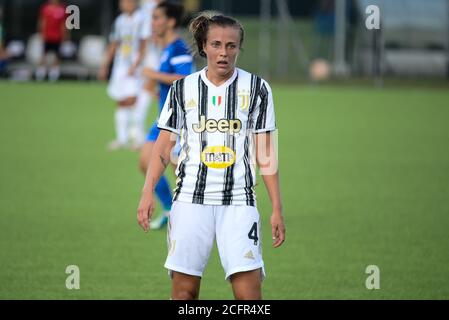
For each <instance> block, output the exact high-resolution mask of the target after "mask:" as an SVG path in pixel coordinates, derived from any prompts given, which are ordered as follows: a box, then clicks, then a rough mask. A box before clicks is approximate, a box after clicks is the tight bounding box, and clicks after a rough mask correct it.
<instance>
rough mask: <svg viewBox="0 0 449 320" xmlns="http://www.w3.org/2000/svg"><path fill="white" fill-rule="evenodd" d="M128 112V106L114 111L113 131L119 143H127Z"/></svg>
mask: <svg viewBox="0 0 449 320" xmlns="http://www.w3.org/2000/svg"><path fill="white" fill-rule="evenodd" d="M129 112H130V111H129V110H128V108H118V109H117V110H116V111H115V132H116V134H117V141H118V142H119V143H121V144H126V143H128V123H129Z"/></svg>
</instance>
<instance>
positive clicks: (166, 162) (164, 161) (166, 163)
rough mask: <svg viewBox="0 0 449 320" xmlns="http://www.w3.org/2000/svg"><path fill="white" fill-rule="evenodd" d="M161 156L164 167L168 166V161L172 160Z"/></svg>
mask: <svg viewBox="0 0 449 320" xmlns="http://www.w3.org/2000/svg"><path fill="white" fill-rule="evenodd" d="M159 158H160V159H161V163H162V165H163V166H164V168H165V167H167V166H168V163H169V162H170V160H166V159H164V157H163V156H159Z"/></svg>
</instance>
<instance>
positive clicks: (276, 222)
mask: <svg viewBox="0 0 449 320" xmlns="http://www.w3.org/2000/svg"><path fill="white" fill-rule="evenodd" d="M255 142H256V161H257V165H258V167H259V169H260V173H261V175H262V178H263V181H264V183H265V187H266V188H267V191H268V195H269V197H270V201H271V206H272V214H271V218H270V223H271V234H272V238H273V247H275V248H278V247H280V246H281V245H282V243H283V242H284V241H285V223H284V216H283V213H282V200H281V191H280V187H279V169H278V161H277V156H276V151H275V148H274V143H273V135H272V133H271V132H265V133H260V134H256V136H255Z"/></svg>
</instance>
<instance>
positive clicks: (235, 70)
mask: <svg viewBox="0 0 449 320" xmlns="http://www.w3.org/2000/svg"><path fill="white" fill-rule="evenodd" d="M206 71H207V67H205V68H204V69H203V70H201V79H203V81H204V83H206V85H207V86H208V87H212V88H216V89H221V88H226V87H228V86H229V85H230V84H231V83H233V82H234V80H235V79H236V78H237V75H238V73H239V72H238V69H237V68H235V69H234V73H233V75H232V77H230V78H229V79H228V80H226V82H224V83H222V84H221V85H219V86H216V85H215V84H213V83H212V82H210V81H209V79H207V76H206Z"/></svg>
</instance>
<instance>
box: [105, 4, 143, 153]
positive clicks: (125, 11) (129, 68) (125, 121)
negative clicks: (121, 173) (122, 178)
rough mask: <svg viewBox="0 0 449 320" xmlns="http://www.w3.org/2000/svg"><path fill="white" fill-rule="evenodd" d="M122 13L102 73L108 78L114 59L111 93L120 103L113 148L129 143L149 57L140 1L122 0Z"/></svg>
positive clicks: (112, 35)
mask: <svg viewBox="0 0 449 320" xmlns="http://www.w3.org/2000/svg"><path fill="white" fill-rule="evenodd" d="M120 11H121V14H120V15H119V16H118V17H117V19H116V20H115V22H114V27H113V31H112V34H111V37H110V44H109V47H108V49H107V53H106V58H105V60H104V63H103V65H102V67H101V69H100V72H99V78H100V79H103V80H104V79H106V78H107V75H108V71H109V67H110V65H111V62H112V60H113V59H114V66H113V69H112V75H111V78H110V81H109V86H108V95H109V96H110V97H111V98H112V99H113V100H115V101H116V102H117V106H118V108H117V110H116V112H115V130H116V135H117V138H116V140H114V141H112V142H111V143H109V146H108V148H109V150H112V151H113V150H118V149H122V148H125V147H128V146H129V143H130V142H131V141H130V140H131V139H130V127H131V121H132V112H133V111H134V108H135V104H136V100H137V95H138V93H139V90H140V87H141V70H140V66H141V63H142V61H143V58H144V57H145V50H146V40H145V38H146V37H147V34H145V30H144V24H145V17H144V15H143V14H142V12H141V11H140V10H138V3H137V0H120Z"/></svg>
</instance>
